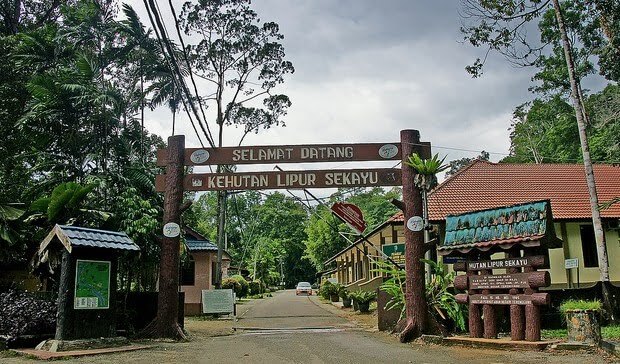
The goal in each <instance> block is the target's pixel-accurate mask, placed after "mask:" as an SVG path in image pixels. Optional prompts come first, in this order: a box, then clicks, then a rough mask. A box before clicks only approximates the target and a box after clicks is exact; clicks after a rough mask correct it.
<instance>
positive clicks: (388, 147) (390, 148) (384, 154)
mask: <svg viewBox="0 0 620 364" xmlns="http://www.w3.org/2000/svg"><path fill="white" fill-rule="evenodd" d="M396 154H398V147H397V146H395V145H394V144H385V145H382V146H381V148H379V157H381V158H385V159H390V158H394V157H395V156H396Z"/></svg>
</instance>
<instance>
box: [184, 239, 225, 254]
mask: <svg viewBox="0 0 620 364" xmlns="http://www.w3.org/2000/svg"><path fill="white" fill-rule="evenodd" d="M185 245H186V246H187V250H189V251H190V252H204V251H217V245H215V244H213V243H212V242H210V241H208V240H194V239H185Z"/></svg>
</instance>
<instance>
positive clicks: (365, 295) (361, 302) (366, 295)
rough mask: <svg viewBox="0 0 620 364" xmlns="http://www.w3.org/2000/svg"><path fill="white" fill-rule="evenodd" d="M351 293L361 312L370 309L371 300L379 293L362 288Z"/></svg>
mask: <svg viewBox="0 0 620 364" xmlns="http://www.w3.org/2000/svg"><path fill="white" fill-rule="evenodd" d="M350 295H351V298H352V299H353V302H354V303H357V307H358V308H359V311H360V312H368V311H370V302H372V301H373V300H374V299H375V298H377V293H375V292H370V291H362V290H358V291H355V292H351V293H350Z"/></svg>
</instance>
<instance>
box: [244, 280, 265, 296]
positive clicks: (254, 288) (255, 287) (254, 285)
mask: <svg viewBox="0 0 620 364" xmlns="http://www.w3.org/2000/svg"><path fill="white" fill-rule="evenodd" d="M248 290H249V295H250V296H254V295H257V294H261V293H267V292H268V290H267V289H266V288H265V284H264V283H263V282H261V281H258V280H257V281H250V282H248Z"/></svg>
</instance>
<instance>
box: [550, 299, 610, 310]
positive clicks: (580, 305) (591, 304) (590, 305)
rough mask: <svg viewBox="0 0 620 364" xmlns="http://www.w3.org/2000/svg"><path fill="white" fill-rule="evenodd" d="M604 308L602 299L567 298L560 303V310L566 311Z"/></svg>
mask: <svg viewBox="0 0 620 364" xmlns="http://www.w3.org/2000/svg"><path fill="white" fill-rule="evenodd" d="M601 309H602V306H601V301H599V300H593V301H586V300H567V301H564V302H562V304H561V305H560V312H562V313H566V312H567V311H573V310H584V311H585V310H590V311H600V310H601Z"/></svg>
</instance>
